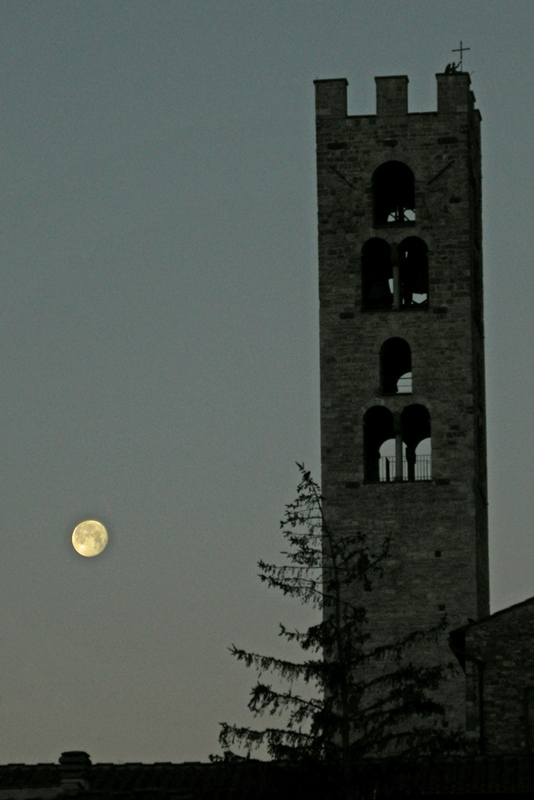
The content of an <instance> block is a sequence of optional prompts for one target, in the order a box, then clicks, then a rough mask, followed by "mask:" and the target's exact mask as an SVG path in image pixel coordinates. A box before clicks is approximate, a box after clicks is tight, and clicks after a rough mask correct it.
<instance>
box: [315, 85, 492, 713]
mask: <svg viewBox="0 0 534 800" xmlns="http://www.w3.org/2000/svg"><path fill="white" fill-rule="evenodd" d="M436 77H437V94H438V103H437V112H436V111H432V112H425V113H408V78H407V77H406V76H394V77H382V78H376V88H377V114H376V115H362V116H349V115H347V81H346V80H345V79H339V80H319V81H316V82H315V89H316V124H317V187H318V224H319V296H320V351H321V447H322V488H323V494H324V497H325V508H326V513H327V516H328V520H329V522H330V525H331V528H332V529H333V530H335V531H337V532H338V533H339V535H343V532H344V531H352V530H361V531H362V532H363V533H365V534H367V535H368V536H369V537H370V539H371V541H375V542H377V543H379V542H380V541H382V539H383V537H384V536H385V535H387V534H388V533H392V537H393V538H392V546H391V558H390V559H389V562H388V565H387V567H386V571H385V574H384V577H383V578H382V580H381V581H380V583H379V585H378V586H376V587H375V589H374V591H372V592H371V593H370V595H369V597H366V600H365V604H366V606H367V608H368V612H369V618H370V621H371V625H372V631H373V634H374V636H375V638H376V639H377V640H388V639H389V640H392V639H398V637H399V636H400V635H402V634H404V633H408V632H410V631H414V630H420V629H422V628H427V627H429V626H430V625H432V624H434V623H435V622H436V621H437V619H438V618H439V617H440V616H442V615H443V613H445V614H446V616H447V623H448V626H449V629H453V628H458V627H460V626H462V625H465V624H466V623H467V621H468V619H475V620H476V619H479V618H480V617H484V616H486V615H487V614H488V613H489V588H488V582H489V581H488V548H487V511H486V509H487V480H486V444H485V440H486V434H485V388H484V347H483V303H482V253H481V247H482V241H481V240H482V229H481V168H480V114H479V112H478V110H476V109H475V107H474V101H475V98H474V95H473V93H472V92H471V91H470V79H469V76H468V75H467V74H466V73H455V74H450V75H449V74H438V75H437V76H436ZM388 162H400V165H401V167H402V168H405V167H404V166H403V165H405V166H406V167H409V170H411V172H412V173H413V177H414V187H415V202H414V206H415V208H414V215H415V219H414V218H413V216H414V215H413V214H412V215H411V216H412V218H410V219H407V218H404V219H392V220H389V219H388V220H384V219H382V220H381V221H377V215H376V207H377V205H376V204H377V202H378V201H377V198H376V196H374V195H373V191H375V193H376V191H377V190H376V183H375V184H373V175H374V173H375V170H377V168H379V167H381V166H382V165H384V164H387V163H388ZM394 166H395V165H394ZM399 169H400V168H399ZM373 186H375V190H373ZM385 191H386V192H387V191H389V189H388V186H387V184H386V188H385ZM374 209H375V212H374ZM406 237H417V240H418V241H422V242H423V243H424V244H423V245H422V246H423V247H424V246H426V247H427V248H428V251H427V252H428V279H427V280H428V283H427V294H426V299H425V302H422V303H421V304H419V305H417V304H405V305H402V302H403V301H401V300H400V299H399V298H400V290H396V289H395V290H393V289H391V292H392V295H391V297H393V294H394V293H395V292H396V294H395V300H394V301H393V300H391V305H390V307H387V308H384V307H377V306H372V305H371V307H369V303H368V302H367V301H366V297H365V296H364V293H365V288H364V278H363V274H362V273H363V268H362V248H363V247H364V245H365V244H366V243H367V242H369V241H370V240H377V239H378V240H381V242H379V245H380V246H382V247H386V249H387V250H388V252H389V251H390V252H391V253H392V254H393V256H392V261H393V262H394V261H395V255H394V254H395V253H396V252H397V249H398V248H399V247H400V248H401V249H402V245H401V243H402V242H403V240H405V239H406ZM367 269H371V271H372V269H373V265H372V263H371V266H370V267H369V266H368V267H367ZM377 269H378V265H377ZM391 270H392V271H391V273H390V280H389V286H390V287H391V286H392V285H393V283H394V279H393V278H392V277H391V276H393V277H395V272H394V270H395V267H392V268H391ZM372 279H373V278H372V274H371V280H372ZM395 280H398V273H397V277H396V278H395ZM382 291H383V290H382ZM387 291H389V290H388V289H387V287H386V293H387ZM392 339H395V340H396V341H398V340H399V339H402V340H404V342H405V343H406V342H407V343H408V345H409V349H410V351H411V386H410V387H409V388H410V391H409V392H408V393H393V394H391V393H388V394H386V393H385V392H384V390H383V385H382V378H381V348H382V347H383V345H384V343H385V342H387V341H388V340H392ZM408 406H415V407H416V411H417V413H424V414H425V415H426V417H425V419H428V417H429V420H430V422H429V424H430V431H431V434H430V439H431V456H429V457H427V461H428V460H429V461H430V467H429V468H428V469H429V472H428V473H427V474H426V476H425V478H424V479H417V478H415V479H413V475H412V479H411V480H409V479H406V477H404V478H403V477H402V476H401V475H399V472H398V468H397V473H396V476H395V475H393V476H389V477H388V479H383V477H381V478H380V479H378V472H377V473H376V475H374V476H372V477H371V478H370V474H371V473H370V468H369V467H366V458H367V462H369V460H370V459H371V456H368V455H367V454H366V452H365V447H366V444H365V435H364V417H366V414H367V413H368V412H369V410H370V409H373V410H375V409H376V408H378V409H382V410H384V413H387V414H389V416H391V419H393V420H394V422H393V426H394V429H395V431H396V434H395V436H396V437H397V439H396V441H397V444H396V447H397V450H396V453H397V462H396V463H397V464H398V463H399V462H400V453H401V452H402V450H400V449H399V448H401V447H404V448H405V447H406V441H405V442H404V444H403V442H402V437H403V434H402V431H401V427H400V425H401V423H400V422H399V420H401V419H402V414H403V412H404V410H405V409H406V408H407V407H408ZM377 413H378V414H380V413H382V411H379V412H377ZM388 418H389V417H388ZM425 424H427V423H425ZM399 431H401V432H400V433H399ZM373 436H374V437H375V439H374V440H373V441H376V442H377V443H379V444H380V443H381V441H382V440H381V438H380V431H378V433H377V432H376V431H373ZM384 436H386V434H384ZM377 437H378V438H377ZM382 438H384V437H382ZM427 439H428V437H427ZM427 444H428V442H427ZM417 458H420V457H419V456H417ZM383 460H384V459H382V461H383ZM376 463H377V464H378V461H377V462H376ZM392 463H393V462H392ZM428 647H429V648H430V650H431V649H432V648H431V646H430V645H429V646H428ZM430 650H429V651H428V652H425V653H422V656H423V657H428V658H431V659H434V660H435V659H436V658H439V659H442V660H443V661H446V662H450V661H451V653H450V650H449V648H448V646H447V643H446V636H444V637H443V641H442V643H441V644H440V645H439V646H438V649H437V650H435V649H434V650H433V651H432V652H430ZM464 692H465V687H464V677H463V675H461V674H459V675H458V676H457V678H456V679H453V681H452V683H451V684H450V685H448V686H447V691H446V696H444V700H445V702H446V705H447V709H448V723H449V724H455V725H456V724H460V725H462V726H463V725H465V701H464Z"/></svg>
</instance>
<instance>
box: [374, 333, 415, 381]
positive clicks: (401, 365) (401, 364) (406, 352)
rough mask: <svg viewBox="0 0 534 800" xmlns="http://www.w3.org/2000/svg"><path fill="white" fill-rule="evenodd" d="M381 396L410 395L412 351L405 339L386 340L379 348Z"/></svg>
mask: <svg viewBox="0 0 534 800" xmlns="http://www.w3.org/2000/svg"><path fill="white" fill-rule="evenodd" d="M380 385H381V389H382V394H411V392H412V351H411V349H410V345H409V344H408V342H407V341H406V340H405V339H400V338H398V337H394V338H393V339H387V341H385V342H384V344H383V345H382V347H381V348H380Z"/></svg>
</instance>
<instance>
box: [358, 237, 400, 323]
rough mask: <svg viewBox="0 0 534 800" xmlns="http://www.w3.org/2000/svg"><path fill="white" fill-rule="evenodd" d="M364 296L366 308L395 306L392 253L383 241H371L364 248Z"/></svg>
mask: <svg viewBox="0 0 534 800" xmlns="http://www.w3.org/2000/svg"><path fill="white" fill-rule="evenodd" d="M362 294H363V307H364V308H391V307H392V305H393V269H392V266H391V251H390V246H389V244H388V243H387V242H385V241H384V240H383V239H369V240H368V241H367V242H365V244H364V246H363V247H362Z"/></svg>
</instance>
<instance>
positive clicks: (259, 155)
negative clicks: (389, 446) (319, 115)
mask: <svg viewBox="0 0 534 800" xmlns="http://www.w3.org/2000/svg"><path fill="white" fill-rule="evenodd" d="M460 40H462V41H463V43H464V46H467V47H470V48H471V49H470V50H469V51H467V52H466V53H465V55H464V69H465V70H467V71H468V72H469V73H470V74H471V80H472V88H473V90H474V93H475V95H476V100H477V107H478V108H479V109H480V111H481V114H482V139H483V215H484V216H483V224H484V263H485V303H486V367H487V372H486V378H487V395H488V448H489V501H490V507H489V510H490V517H489V519H490V557H491V606H492V610H493V611H495V610H498V609H500V608H503V607H505V606H507V605H509V604H512V603H515V602H519V601H521V600H524V599H525V598H527V597H530V596H532V595H534V423H533V418H534V348H533V342H534V224H533V217H534V90H533V85H534V83H533V82H534V50H533V44H532V43H533V41H534V3H532V0H507V2H504V1H503V0H500V1H499V2H497V1H496V0H447V2H441V3H439V2H436V0H426V1H424V0H382V1H381V2H376V1H375V2H373V0H366V1H365V2H362V0H350V2H349V0H330V1H329V2H327V1H326V0H322V1H321V0H265V2H262V3H261V2H257V1H256V2H246V1H245V0H242V1H239V0H217V2H214V1H213V0H203V1H201V0H173V1H172V2H171V1H165V0H105V1H103V0H38V1H37V2H34V1H30V2H28V0H0V59H1V68H0V74H1V76H2V90H1V95H0V98H1V119H2V126H1V139H0V159H1V173H0V192H1V214H0V225H1V231H0V288H1V294H0V296H1V305H0V333H1V338H0V342H1V346H0V368H1V374H2V376H3V381H2V384H1V392H0V420H1V432H2V454H3V457H2V459H1V460H0V521H1V527H2V545H1V553H2V558H1V564H2V571H1V580H0V762H2V763H7V762H13V761H18V762H26V763H35V762H38V761H47V762H50V761H57V759H58V757H59V755H60V753H61V752H62V751H64V750H76V749H80V750H86V751H87V752H88V753H89V754H90V755H91V758H92V760H93V761H114V762H119V761H145V762H152V761H174V762H180V761H196V760H206V759H207V757H208V756H209V754H210V753H216V752H218V750H219V748H218V745H217V736H218V730H219V729H218V723H219V722H220V721H223V720H224V721H228V722H234V721H235V722H244V723H247V722H249V721H250V717H249V715H248V712H247V711H246V702H247V696H248V692H249V689H250V687H251V685H252V683H253V680H254V675H253V673H249V672H248V671H247V670H246V669H245V668H243V667H242V666H240V665H239V664H237V663H234V661H233V660H232V658H231V656H230V654H229V652H228V647H229V645H230V644H231V643H232V642H235V643H236V644H238V645H243V646H245V647H248V648H251V649H256V650H258V651H260V652H267V653H272V652H278V651H279V648H280V644H279V640H278V637H277V626H278V622H279V621H284V622H286V623H287V624H288V625H291V624H292V623H293V622H294V621H295V620H301V621H302V620H303V616H302V615H303V612H302V610H301V609H300V608H299V607H298V606H297V607H296V608H293V607H292V605H291V603H290V601H284V600H283V599H282V598H280V597H277V596H276V595H275V594H273V593H272V592H270V591H269V590H267V589H265V588H264V587H263V586H262V585H261V584H260V582H259V580H258V578H257V566H256V564H257V561H258V559H259V558H264V559H266V560H273V559H275V558H276V554H277V553H278V552H279V550H280V548H281V547H282V540H281V538H280V534H279V527H278V522H279V520H280V518H281V516H282V514H283V510H284V504H285V503H286V502H288V501H289V500H290V499H292V497H293V496H294V491H295V486H296V482H297V477H298V476H297V470H296V467H295V461H304V462H305V463H306V465H307V466H309V467H310V468H311V469H312V471H313V473H314V475H315V476H317V478H318V479H319V478H320V464H319V433H320V432H319V356H318V297H317V230H316V227H317V226H316V219H317V217H316V188H315V143H314V105H313V80H314V79H315V78H342V77H345V78H347V79H348V81H349V113H350V114H371V113H374V112H375V99H374V92H375V81H374V77H375V76H377V75H396V74H402V75H404V74H405V75H408V77H409V81H410V83H409V110H410V111H433V110H435V109H436V79H435V74H436V73H437V72H443V70H444V68H445V66H446V64H447V63H448V62H450V61H452V60H454V59H456V58H457V54H454V53H452V52H451V51H452V49H453V48H457V47H458V46H459V44H460ZM87 518H89V519H97V520H100V521H101V522H103V523H104V524H105V525H106V526H107V528H108V532H109V539H110V541H109V545H108V547H107V548H106V550H105V551H104V552H103V553H102V554H101V555H100V556H98V557H95V558H84V557H82V556H80V555H78V554H77V553H76V552H75V551H74V550H73V548H72V546H71V544H70V535H71V533H72V529H73V527H74V526H75V525H76V524H77V523H79V522H80V521H82V520H83V519H87ZM280 652H281V651H280Z"/></svg>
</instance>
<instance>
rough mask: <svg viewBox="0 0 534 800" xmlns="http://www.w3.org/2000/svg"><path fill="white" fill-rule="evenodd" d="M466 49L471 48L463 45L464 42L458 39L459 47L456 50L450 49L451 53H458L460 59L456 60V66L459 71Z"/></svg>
mask: <svg viewBox="0 0 534 800" xmlns="http://www.w3.org/2000/svg"><path fill="white" fill-rule="evenodd" d="M466 50H471V48H470V47H464V43H463V42H462V40H461V39H460V47H457V48H456V50H453V51H452V52H453V53H460V61H459V62H458V66H459V67H460V72H461V71H462V68H463V63H464V52H465V51H466Z"/></svg>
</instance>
